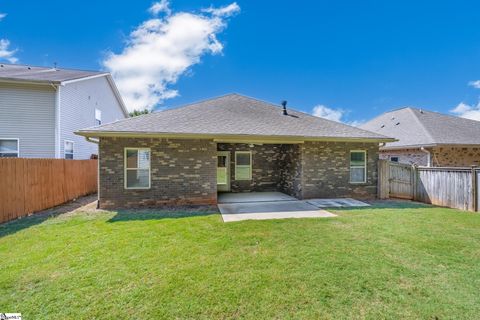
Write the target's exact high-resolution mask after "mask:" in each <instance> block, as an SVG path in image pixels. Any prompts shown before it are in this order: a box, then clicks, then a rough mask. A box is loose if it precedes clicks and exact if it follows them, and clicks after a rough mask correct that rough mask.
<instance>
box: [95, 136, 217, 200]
mask: <svg viewBox="0 0 480 320" xmlns="http://www.w3.org/2000/svg"><path fill="white" fill-rule="evenodd" d="M126 147H133V148H140V147H147V148H150V149H151V188H150V189H148V190H126V189H125V188H124V148H126ZM99 155H100V159H99V168H100V185H99V198H100V207H101V208H130V207H149V206H152V207H153V206H161V205H200V204H201V205H203V204H205V205H207V204H215V203H216V201H217V187H216V165H217V163H216V143H215V142H213V141H212V140H172V139H156V138H142V139H140V138H135V139H134V138H101V139H100V153H99Z"/></svg>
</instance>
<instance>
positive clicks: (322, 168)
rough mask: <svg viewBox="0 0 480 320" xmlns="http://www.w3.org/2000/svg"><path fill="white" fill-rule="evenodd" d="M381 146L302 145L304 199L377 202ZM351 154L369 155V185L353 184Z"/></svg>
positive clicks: (316, 143) (334, 143)
mask: <svg viewBox="0 0 480 320" xmlns="http://www.w3.org/2000/svg"><path fill="white" fill-rule="evenodd" d="M378 148H379V147H378V144H376V143H340V142H305V143H304V144H302V145H301V157H302V178H301V181H302V191H301V198H302V199H309V198H332V197H355V198H375V197H376V194H377V164H378ZM350 150H366V151H367V182H366V183H362V184H352V183H350Z"/></svg>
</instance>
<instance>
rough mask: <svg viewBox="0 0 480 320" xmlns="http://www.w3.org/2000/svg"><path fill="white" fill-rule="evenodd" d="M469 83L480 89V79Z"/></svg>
mask: <svg viewBox="0 0 480 320" xmlns="http://www.w3.org/2000/svg"><path fill="white" fill-rule="evenodd" d="M468 85H469V86H472V87H474V88H476V89H480V80H475V81H470V82H469V83H468Z"/></svg>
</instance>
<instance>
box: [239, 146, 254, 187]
mask: <svg viewBox="0 0 480 320" xmlns="http://www.w3.org/2000/svg"><path fill="white" fill-rule="evenodd" d="M235 180H252V152H250V151H237V152H235Z"/></svg>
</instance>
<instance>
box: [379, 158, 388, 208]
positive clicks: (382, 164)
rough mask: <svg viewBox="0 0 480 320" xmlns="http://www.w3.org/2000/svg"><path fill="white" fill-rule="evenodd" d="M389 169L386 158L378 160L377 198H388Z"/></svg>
mask: <svg viewBox="0 0 480 320" xmlns="http://www.w3.org/2000/svg"><path fill="white" fill-rule="evenodd" d="M389 180H390V169H389V167H388V161H387V160H378V198H380V199H388V198H389V193H390V185H389Z"/></svg>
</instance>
